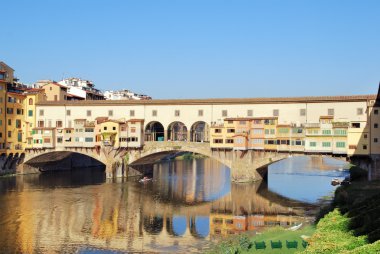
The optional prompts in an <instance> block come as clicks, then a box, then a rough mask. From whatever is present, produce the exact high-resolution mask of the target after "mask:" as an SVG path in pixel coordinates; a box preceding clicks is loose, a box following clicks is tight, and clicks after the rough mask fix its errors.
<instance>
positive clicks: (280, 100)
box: [38, 94, 377, 106]
mask: <svg viewBox="0 0 380 254" xmlns="http://www.w3.org/2000/svg"><path fill="white" fill-rule="evenodd" d="M376 97H377V95H375V94H370V95H349V96H309V97H279V98H269V97H268V98H225V99H222V98H214V99H174V100H170V99H169V100H85V101H64V102H62V101H61V102H60V101H46V102H40V103H38V105H44V106H57V105H67V106H86V105H88V106H102V105H131V106H133V105H203V104H206V105H207V104H217V105H223V104H284V103H319V102H348V101H351V102H354V101H367V100H374V99H376Z"/></svg>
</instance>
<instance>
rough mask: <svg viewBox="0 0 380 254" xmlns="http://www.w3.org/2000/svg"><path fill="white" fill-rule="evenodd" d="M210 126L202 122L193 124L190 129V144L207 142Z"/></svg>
mask: <svg viewBox="0 0 380 254" xmlns="http://www.w3.org/2000/svg"><path fill="white" fill-rule="evenodd" d="M209 133H210V126H209V125H208V124H207V123H206V122H204V121H198V122H195V123H193V125H192V126H191V128H190V141H191V142H208V141H209Z"/></svg>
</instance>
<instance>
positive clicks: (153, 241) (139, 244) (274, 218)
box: [0, 157, 348, 253]
mask: <svg viewBox="0 0 380 254" xmlns="http://www.w3.org/2000/svg"><path fill="white" fill-rule="evenodd" d="M343 166H344V163H343V162H340V161H336V160H331V159H326V158H323V159H322V158H321V157H319V158H314V157H294V158H289V159H287V160H284V161H281V162H278V163H276V164H273V165H272V166H270V168H269V174H268V182H257V183H252V184H233V183H231V182H230V170H229V169H228V168H227V167H225V166H223V165H222V164H220V163H218V162H216V161H213V160H211V159H208V158H206V159H193V160H183V161H170V162H162V163H159V164H155V165H154V166H152V167H153V181H150V182H147V183H139V182H138V181H137V180H128V181H122V180H119V181H108V180H106V179H105V176H104V173H103V172H101V171H97V170H94V169H77V170H75V171H71V172H68V171H66V172H55V173H44V174H39V175H38V174H36V175H27V176H17V177H6V178H0V208H1V209H0V229H1V230H0V250H1V251H0V252H1V253H119V252H120V253H125V252H127V251H128V252H129V251H141V252H163V253H168V252H173V253H182V252H187V253H188V252H194V253H197V252H201V251H202V250H205V249H206V248H207V247H208V246H209V245H210V244H211V243H215V242H217V241H219V240H220V239H222V238H223V237H225V236H228V235H232V234H239V233H241V232H251V233H254V232H258V231H262V230H264V229H265V228H268V227H271V226H276V225H280V226H283V227H291V226H294V225H298V224H300V223H309V222H310V218H311V217H310V216H312V215H313V214H315V212H316V210H317V209H318V205H319V203H320V202H321V201H322V200H325V199H326V198H328V197H331V195H332V193H333V191H334V189H335V187H333V186H331V185H330V181H331V179H332V178H341V179H343V178H344V177H345V176H347V174H348V173H347V172H346V171H344V170H342V168H343ZM111 251H112V252H111Z"/></svg>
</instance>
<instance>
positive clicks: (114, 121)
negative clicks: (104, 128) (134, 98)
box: [101, 119, 125, 124]
mask: <svg viewBox="0 0 380 254" xmlns="http://www.w3.org/2000/svg"><path fill="white" fill-rule="evenodd" d="M108 122H112V123H118V124H121V123H125V122H123V121H118V120H112V119H107V120H105V121H103V122H101V123H108Z"/></svg>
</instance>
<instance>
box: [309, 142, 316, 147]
mask: <svg viewBox="0 0 380 254" xmlns="http://www.w3.org/2000/svg"><path fill="white" fill-rule="evenodd" d="M309 145H310V147H316V146H317V142H310V143H309Z"/></svg>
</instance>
